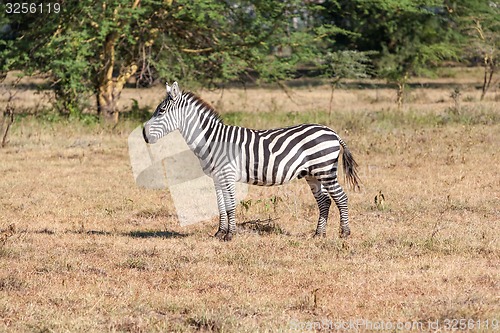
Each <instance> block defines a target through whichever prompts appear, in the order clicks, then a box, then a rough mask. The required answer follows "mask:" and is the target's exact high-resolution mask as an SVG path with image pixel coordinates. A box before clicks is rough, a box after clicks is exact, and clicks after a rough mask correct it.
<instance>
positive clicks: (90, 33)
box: [0, 0, 312, 121]
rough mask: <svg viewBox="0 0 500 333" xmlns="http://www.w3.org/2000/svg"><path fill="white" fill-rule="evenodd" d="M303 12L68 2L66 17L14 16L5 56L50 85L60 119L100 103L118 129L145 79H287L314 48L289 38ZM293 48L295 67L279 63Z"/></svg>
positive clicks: (286, 6) (291, 0)
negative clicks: (132, 81)
mask: <svg viewBox="0 0 500 333" xmlns="http://www.w3.org/2000/svg"><path fill="white" fill-rule="evenodd" d="M300 7H303V6H302V2H301V1H298V0H288V1H279V0H273V1H270V0H251V1H250V0H247V1H238V2H231V1H224V0H199V1H190V0H178V1H171V0H170V1H169V0H167V1H160V0H134V1H129V0H98V1H95V0H82V1H78V2H73V1H67V2H66V1H62V2H61V12H60V13H58V14H57V15H55V14H44V15H38V16H37V15H27V16H22V17H21V16H15V15H11V16H5V15H4V18H6V19H7V20H8V23H9V27H11V29H12V38H11V39H10V41H9V43H8V45H7V43H4V48H3V49H2V48H1V45H0V52H10V54H11V55H13V57H12V58H11V59H13V61H11V62H10V63H9V68H10V69H21V70H23V71H25V72H26V73H28V74H31V73H36V72H38V73H44V74H46V75H48V77H49V79H50V81H51V86H52V88H53V89H54V92H55V94H56V97H57V99H56V100H57V106H58V108H59V109H60V110H63V111H65V112H69V113H72V112H73V113H78V112H80V110H81V104H82V103H83V102H84V101H85V99H86V97H87V96H88V94H89V93H91V94H94V95H95V100H96V105H97V112H98V114H99V115H100V116H101V117H102V118H104V119H106V120H111V121H117V120H118V110H117V100H118V99H119V97H120V93H121V91H122V89H123V86H124V84H125V83H126V82H127V80H128V79H129V78H130V77H131V76H132V75H134V74H136V72H137V71H139V73H140V74H143V72H144V70H145V69H151V68H152V69H154V72H155V73H157V75H159V76H161V77H164V78H170V79H183V80H193V81H198V82H201V83H204V82H205V83H206V82H209V83H210V82H212V83H213V82H225V81H227V80H231V79H235V78H238V77H239V76H240V75H243V74H244V73H245V72H247V71H248V70H250V69H253V70H255V69H257V70H258V71H259V72H260V73H262V76H263V77H268V78H282V77H284V76H286V75H287V73H289V72H290V71H291V69H292V68H293V67H294V65H295V64H296V63H297V62H298V61H299V60H300V59H301V52H302V51H303V50H306V49H307V47H306V46H307V45H311V44H312V43H310V41H311V39H309V40H305V38H306V37H307V36H305V35H300V32H298V31H293V30H290V29H289V28H290V26H289V22H290V20H291V18H293V17H294V16H295V15H297V14H296V13H297V12H298V11H297V8H300ZM48 15H51V16H50V17H49V16H48ZM299 35H300V36H301V37H302V38H303V40H302V41H301V43H297V42H296V41H297V39H298V38H299V37H297V36H299ZM0 39H1V40H3V41H5V40H6V38H5V36H4V38H0ZM308 41H309V42H308ZM294 43H295V45H292V44H294ZM287 44H288V45H292V46H293V47H294V48H295V50H294V52H293V53H292V55H291V56H290V57H282V58H278V57H273V56H272V55H273V52H272V50H273V48H275V47H279V46H282V45H287ZM2 50H3V51H2ZM14 56H15V57H14ZM3 63H4V64H3V65H6V63H5V62H3ZM270 63H271V64H272V66H268V64H270Z"/></svg>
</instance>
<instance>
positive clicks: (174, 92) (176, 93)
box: [170, 81, 181, 100]
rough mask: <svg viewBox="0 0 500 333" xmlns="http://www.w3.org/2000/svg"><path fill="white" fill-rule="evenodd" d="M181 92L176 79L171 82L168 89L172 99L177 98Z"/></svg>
mask: <svg viewBox="0 0 500 333" xmlns="http://www.w3.org/2000/svg"><path fill="white" fill-rule="evenodd" d="M180 94H181V90H180V89H179V85H178V84H177V81H175V82H174V84H172V89H171V90H170V96H172V99H174V100H175V99H177V97H179V95H180Z"/></svg>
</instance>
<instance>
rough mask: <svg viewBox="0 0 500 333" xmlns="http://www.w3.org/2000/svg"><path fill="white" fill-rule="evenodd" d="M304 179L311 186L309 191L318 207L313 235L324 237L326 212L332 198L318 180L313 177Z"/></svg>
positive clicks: (326, 220) (326, 219)
mask: <svg viewBox="0 0 500 333" xmlns="http://www.w3.org/2000/svg"><path fill="white" fill-rule="evenodd" d="M306 181H307V184H308V185H309V187H310V188H311V192H312V194H313V195H314V198H315V199H316V203H317V204H318V209H319V218H318V226H317V227H316V232H315V234H314V237H319V236H322V237H325V236H326V223H327V222H328V212H329V211H330V206H331V204H332V200H331V199H330V197H329V196H328V192H327V191H326V189H325V188H324V187H323V185H322V184H321V182H320V181H319V180H317V179H316V178H314V177H307V178H306Z"/></svg>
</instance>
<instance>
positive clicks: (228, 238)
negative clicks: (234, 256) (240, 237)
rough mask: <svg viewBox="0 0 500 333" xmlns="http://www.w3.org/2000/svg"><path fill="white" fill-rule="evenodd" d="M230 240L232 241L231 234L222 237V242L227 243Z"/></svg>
mask: <svg viewBox="0 0 500 333" xmlns="http://www.w3.org/2000/svg"><path fill="white" fill-rule="evenodd" d="M231 239H233V234H232V233H230V232H228V233H227V234H226V235H225V236H224V241H225V242H229V241H230V240H231Z"/></svg>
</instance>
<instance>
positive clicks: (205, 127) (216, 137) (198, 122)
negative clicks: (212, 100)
mask: <svg viewBox="0 0 500 333" xmlns="http://www.w3.org/2000/svg"><path fill="white" fill-rule="evenodd" d="M182 97H183V101H182V106H181V108H180V112H181V113H182V114H183V115H184V117H182V118H183V121H182V122H181V123H180V128H179V131H180V132H181V134H182V136H183V137H184V139H185V140H186V143H187V144H188V146H189V148H190V149H191V150H192V151H194V152H195V154H196V155H198V152H199V150H200V149H201V148H202V147H205V146H206V143H207V142H213V141H220V140H221V139H222V134H223V132H224V131H225V128H226V127H228V125H225V124H224V123H223V122H222V120H221V119H220V116H219V114H218V113H217V112H216V111H215V110H214V108H213V107H212V106H211V105H210V104H208V103H207V102H205V101H204V100H202V99H201V98H200V97H198V96H196V95H195V94H193V93H191V92H187V93H183V96H182ZM198 157H200V156H198Z"/></svg>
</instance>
